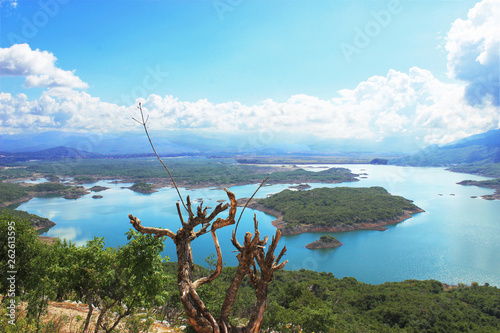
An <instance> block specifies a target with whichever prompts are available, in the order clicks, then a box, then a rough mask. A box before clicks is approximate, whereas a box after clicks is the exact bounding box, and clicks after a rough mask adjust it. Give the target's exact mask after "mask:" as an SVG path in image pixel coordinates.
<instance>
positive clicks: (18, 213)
mask: <svg viewBox="0 0 500 333" xmlns="http://www.w3.org/2000/svg"><path fill="white" fill-rule="evenodd" d="M2 214H8V215H10V216H13V217H15V218H16V219H20V220H27V221H29V222H30V224H31V226H32V227H33V228H35V230H39V229H45V228H50V227H53V226H55V225H56V224H55V223H54V222H52V221H50V220H49V219H48V218H45V217H41V216H38V215H36V214H30V213H28V212H25V211H23V210H17V209H10V208H2V207H0V215H2Z"/></svg>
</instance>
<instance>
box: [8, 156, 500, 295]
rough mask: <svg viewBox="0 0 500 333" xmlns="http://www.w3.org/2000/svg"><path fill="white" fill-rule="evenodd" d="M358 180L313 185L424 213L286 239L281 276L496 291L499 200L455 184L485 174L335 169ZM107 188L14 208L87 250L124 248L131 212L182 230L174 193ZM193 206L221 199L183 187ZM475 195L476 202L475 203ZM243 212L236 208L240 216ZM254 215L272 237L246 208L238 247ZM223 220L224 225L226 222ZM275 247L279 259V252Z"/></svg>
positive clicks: (239, 191) (230, 260) (203, 251)
mask: <svg viewBox="0 0 500 333" xmlns="http://www.w3.org/2000/svg"><path fill="white" fill-rule="evenodd" d="M339 166H340V167H346V168H349V169H351V170H352V172H354V173H358V174H366V175H362V177H363V178H361V179H360V181H359V182H353V183H341V184H310V185H311V186H312V187H313V188H317V187H337V186H348V187H369V186H382V187H384V188H386V189H387V190H388V191H389V192H390V193H391V194H394V195H401V196H403V197H405V198H407V199H410V200H413V201H414V203H415V204H416V205H417V206H419V207H421V208H422V209H424V210H425V212H424V213H420V214H417V215H415V216H414V217H412V218H411V219H408V220H406V221H404V222H402V223H399V224H396V225H392V226H389V228H388V229H387V230H386V231H371V230H361V231H354V232H344V233H331V234H332V235H334V236H335V237H337V238H338V239H339V240H340V241H341V242H342V243H344V245H342V246H341V247H339V248H336V249H324V250H308V249H306V248H305V245H306V244H308V243H310V242H312V241H314V240H317V239H318V238H319V237H320V236H321V235H322V234H324V233H316V234H314V233H311V234H301V235H296V236H284V237H282V239H281V242H280V245H279V246H280V248H281V247H282V246H284V245H286V246H287V249H288V251H287V255H286V256H285V259H288V260H289V263H288V264H287V266H286V269H289V270H293V269H301V268H305V269H310V270H315V271H326V272H332V273H333V274H334V275H335V276H336V277H338V278H341V277H344V276H353V277H355V278H356V279H358V280H360V281H363V282H366V283H371V284H378V283H384V282H386V281H402V280H407V279H419V280H423V279H436V280H439V281H441V282H444V283H448V284H458V283H466V284H470V283H471V282H473V281H476V282H478V283H480V284H484V283H486V282H487V283H489V284H490V285H495V286H500V242H499V241H498V239H499V236H500V219H499V218H498V217H499V216H500V201H498V200H495V201H488V200H483V199H481V198H480V196H481V195H485V194H491V193H493V190H491V189H486V188H479V187H476V186H462V185H457V184H456V183H457V182H459V181H462V180H464V179H472V180H482V179H487V178H485V177H481V176H474V175H468V174H459V173H452V172H449V171H446V170H444V168H414V167H398V166H385V165H361V164H354V165H336V167H339ZM302 167H303V168H304V169H307V170H311V171H321V170H325V168H326V167H333V165H304V166H302ZM94 185H103V186H107V187H110V189H108V190H106V191H103V192H99V194H100V195H102V196H103V198H102V199H93V198H92V195H86V196H84V197H82V198H80V199H77V200H67V199H63V198H34V199H32V200H30V201H28V202H26V203H23V204H21V205H20V206H19V208H18V209H20V210H26V211H28V212H30V213H34V214H38V215H40V216H43V217H47V218H49V219H50V220H52V221H54V222H55V223H57V225H56V226H55V227H53V228H51V229H50V230H49V231H48V232H46V233H45V234H44V235H47V236H54V237H61V238H66V239H68V240H71V241H73V242H75V243H77V244H84V243H85V242H86V241H88V240H90V239H92V238H93V237H94V236H98V237H105V242H106V245H107V246H118V245H123V244H125V243H126V236H124V233H125V232H126V231H128V229H129V228H130V226H131V225H130V223H129V219H128V217H127V216H128V214H129V213H131V214H133V215H134V216H137V217H138V218H139V219H141V221H142V224H143V225H145V226H154V227H164V228H169V229H171V230H172V231H174V232H175V231H177V229H178V228H179V226H180V222H179V219H178V216H177V211H176V208H175V202H176V201H177V200H178V197H177V193H176V192H175V190H174V189H172V188H163V189H161V190H160V191H159V192H156V193H153V194H140V193H136V192H133V191H131V190H129V189H124V188H122V187H123V186H130V185H131V184H112V183H109V182H106V181H100V182H98V183H94V184H87V185H85V186H86V187H92V186H94ZM289 186H290V185H273V186H265V187H263V188H261V190H260V191H259V192H258V193H257V195H256V197H260V198H262V197H265V196H267V195H269V194H272V193H277V192H279V191H282V190H283V189H286V188H288V187H289ZM256 188H257V185H245V186H235V187H231V191H233V192H234V193H235V195H236V197H237V198H242V197H249V196H251V195H252V193H253V192H254V191H255V189H256ZM181 193H182V195H183V196H184V197H185V196H186V195H190V197H191V199H192V201H195V200H197V199H199V198H203V199H204V204H205V206H209V207H215V206H216V205H217V200H220V199H226V200H227V197H226V195H225V192H224V191H222V190H218V189H198V190H187V189H181ZM471 196H477V197H478V198H471ZM240 211H241V208H239V210H238V216H239V212H240ZM254 213H255V214H256V215H257V219H258V221H259V229H260V232H261V234H263V235H265V234H267V235H270V236H271V235H274V233H275V228H274V227H273V226H272V224H271V221H272V220H273V219H274V218H273V217H272V216H270V215H267V214H265V213H262V212H259V211H253V210H251V209H246V210H245V213H244V215H243V218H242V219H241V222H240V226H239V227H238V233H237V236H238V238H239V240H240V242H243V236H244V233H245V232H246V231H251V232H252V231H253V230H252V229H253V220H252V217H253V214H254ZM225 216H226V215H223V216H222V217H225ZM231 232H232V228H229V227H226V228H225V229H222V230H219V231H218V236H219V242H220V244H221V248H222V251H223V254H224V262H225V263H226V264H227V265H236V264H237V261H236V258H235V253H234V252H232V251H233V250H234V248H233V246H232V244H231V242H230V240H229V239H230V236H231ZM280 248H279V249H278V250H277V251H276V252H279V250H280ZM211 253H215V249H214V245H213V242H212V237H210V235H206V236H205V237H201V238H198V239H197V240H195V241H194V242H193V255H194V259H195V262H196V263H198V264H204V258H205V257H207V256H208V255H210V254H211ZM164 254H165V255H168V256H169V257H170V259H171V260H175V259H176V255H175V246H174V244H173V242H172V241H171V240H170V239H167V240H166V250H165V253H164Z"/></svg>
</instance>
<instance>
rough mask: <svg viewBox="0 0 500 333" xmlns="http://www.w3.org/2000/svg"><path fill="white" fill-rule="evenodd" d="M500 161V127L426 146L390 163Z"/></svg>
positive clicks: (436, 163)
mask: <svg viewBox="0 0 500 333" xmlns="http://www.w3.org/2000/svg"><path fill="white" fill-rule="evenodd" d="M498 162H500V129H496V130H491V131H489V132H486V133H481V134H476V135H472V136H469V137H467V138H464V139H460V140H457V141H454V142H452V143H449V144H446V145H443V146H438V145H432V146H428V147H425V148H424V149H421V150H419V151H417V152H416V153H413V154H410V155H408V156H405V157H401V158H398V159H393V160H391V161H390V164H396V165H409V166H451V165H456V164H471V163H498Z"/></svg>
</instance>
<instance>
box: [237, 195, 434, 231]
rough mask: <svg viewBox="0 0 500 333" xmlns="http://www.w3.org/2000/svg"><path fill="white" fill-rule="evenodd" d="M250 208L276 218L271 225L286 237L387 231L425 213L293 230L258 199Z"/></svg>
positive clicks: (301, 227) (411, 213) (307, 226)
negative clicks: (360, 231) (358, 231)
mask: <svg viewBox="0 0 500 333" xmlns="http://www.w3.org/2000/svg"><path fill="white" fill-rule="evenodd" d="M247 200H248V198H242V199H239V200H238V206H239V207H241V206H244V205H245V203H246V202H247ZM247 207H248V208H252V209H256V210H258V211H261V212H264V213H266V214H270V215H273V216H274V217H276V219H275V220H273V221H272V222H271V223H272V225H273V226H274V227H276V229H279V230H281V234H282V235H284V236H291V235H299V234H303V233H306V232H347V231H356V230H377V231H384V230H387V228H386V227H385V226H386V225H391V224H397V223H401V222H403V221H405V220H407V219H409V218H411V217H413V215H414V214H418V213H423V212H425V210H423V209H422V208H420V207H418V209H414V210H411V211H410V210H405V211H404V213H403V214H401V215H398V216H397V217H395V218H394V219H388V220H381V221H377V222H366V223H356V224H351V225H341V226H314V225H303V226H297V227H293V229H290V228H286V226H287V225H288V224H287V223H286V222H285V221H284V220H283V213H282V212H280V211H277V210H274V209H270V208H267V207H265V206H264V205H262V204H260V203H259V202H258V199H257V200H256V199H252V200H251V201H250V203H249V204H248V206H247Z"/></svg>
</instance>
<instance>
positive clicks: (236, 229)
mask: <svg viewBox="0 0 500 333" xmlns="http://www.w3.org/2000/svg"><path fill="white" fill-rule="evenodd" d="M268 179H269V177H267V178H266V179H264V180H263V181H262V183H260V185H259V187H257V189H256V190H255V192H253V194H252V196H251V197H250V199H248V201H247V203H246V204H245V206H244V207H243V209H242V210H241V213H240V217H239V218H238V222H236V227H234V231H235V232H236V231H238V225H239V224H240V220H241V216H243V212H244V211H245V208H247V206H248V204H249V203H250V201H251V200H252V199H253V197H254V196H255V194H257V192H258V191H259V190H260V188H261V187H262V185H264V183H265V182H266V181H267V180H268Z"/></svg>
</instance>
